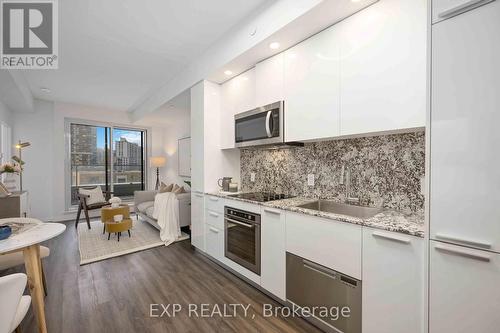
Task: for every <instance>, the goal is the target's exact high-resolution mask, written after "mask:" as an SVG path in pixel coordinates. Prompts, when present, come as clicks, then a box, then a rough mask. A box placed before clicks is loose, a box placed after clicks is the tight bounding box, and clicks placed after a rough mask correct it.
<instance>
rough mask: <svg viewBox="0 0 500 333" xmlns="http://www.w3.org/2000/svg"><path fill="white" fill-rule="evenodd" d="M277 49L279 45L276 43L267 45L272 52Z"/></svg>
mask: <svg viewBox="0 0 500 333" xmlns="http://www.w3.org/2000/svg"><path fill="white" fill-rule="evenodd" d="M279 47H280V43H278V42H272V43H271V44H269V48H270V49H272V50H276V49H278V48H279Z"/></svg>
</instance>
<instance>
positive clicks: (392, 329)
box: [362, 228, 451, 333]
mask: <svg viewBox="0 0 500 333" xmlns="http://www.w3.org/2000/svg"><path fill="white" fill-rule="evenodd" d="M362 280H363V307H362V313H363V332H370V333H399V332H405V333H423V332H424V308H425V307H424V239H422V238H418V237H413V236H407V235H403V234H400V233H394V232H388V231H382V230H377V229H371V228H364V229H363V279H362ZM442 332H451V331H442Z"/></svg>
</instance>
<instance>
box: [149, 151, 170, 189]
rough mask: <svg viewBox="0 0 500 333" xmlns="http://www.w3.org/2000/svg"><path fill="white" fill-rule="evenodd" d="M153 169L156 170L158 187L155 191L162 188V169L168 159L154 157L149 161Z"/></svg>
mask: <svg viewBox="0 0 500 333" xmlns="http://www.w3.org/2000/svg"><path fill="white" fill-rule="evenodd" d="M149 163H150V164H151V167H152V168H156V186H155V190H158V189H159V188H160V168H162V167H164V166H165V164H166V163H167V159H166V158H165V157H163V156H154V157H151V158H150V159H149Z"/></svg>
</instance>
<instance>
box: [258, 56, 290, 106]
mask: <svg viewBox="0 0 500 333" xmlns="http://www.w3.org/2000/svg"><path fill="white" fill-rule="evenodd" d="M283 58H284V56H283V52H281V53H279V54H277V55H275V56H273V57H271V58H268V59H266V60H264V61H262V62H259V63H258V64H257V65H256V66H255V81H256V92H255V98H256V105H257V107H259V106H264V105H267V104H271V103H275V102H278V101H282V100H283V98H284V92H283V79H284V78H283V75H284V73H283V66H284V64H283Z"/></svg>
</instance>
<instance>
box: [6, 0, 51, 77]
mask: <svg viewBox="0 0 500 333" xmlns="http://www.w3.org/2000/svg"><path fill="white" fill-rule="evenodd" d="M0 4H1V14H0V17H1V19H2V24H1V29H2V33H1V38H2V39H1V49H0V54H1V61H0V67H1V68H4V69H57V67H58V54H57V53H58V35H57V2H56V1H55V0H52V1H50V0H40V1H29V0H28V1H19V0H17V1H16V0H0Z"/></svg>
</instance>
